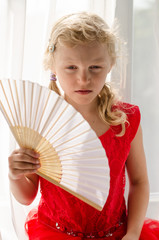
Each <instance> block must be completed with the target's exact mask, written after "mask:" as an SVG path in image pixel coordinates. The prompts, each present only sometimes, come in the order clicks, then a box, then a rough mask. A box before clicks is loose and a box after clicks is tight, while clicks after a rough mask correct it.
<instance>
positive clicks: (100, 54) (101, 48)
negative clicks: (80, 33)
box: [55, 43, 109, 61]
mask: <svg viewBox="0 0 159 240" xmlns="http://www.w3.org/2000/svg"><path fill="white" fill-rule="evenodd" d="M56 55H57V56H58V55H59V56H60V57H63V58H67V59H70V60H71V59H79V58H81V57H84V58H89V59H91V58H92V59H96V60H100V61H101V60H104V59H105V58H108V57H109V54H108V51H107V47H106V44H101V43H93V44H79V45H77V46H74V47H70V46H66V45H58V46H57V48H56V54H55V56H56Z"/></svg>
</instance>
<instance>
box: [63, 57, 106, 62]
mask: <svg viewBox="0 0 159 240" xmlns="http://www.w3.org/2000/svg"><path fill="white" fill-rule="evenodd" d="M77 60H78V58H77V59H76V58H71V57H66V58H65V59H64V61H70V62H71V61H77ZM90 62H107V60H106V59H105V58H103V57H100V58H95V59H92V60H91V59H90Z"/></svg>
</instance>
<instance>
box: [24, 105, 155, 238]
mask: <svg viewBox="0 0 159 240" xmlns="http://www.w3.org/2000/svg"><path fill="white" fill-rule="evenodd" d="M120 108H122V110H124V111H125V112H126V114H127V117H128V121H129V124H127V126H126V133H125V135H124V136H122V137H117V136H116V134H117V133H119V132H120V130H121V126H117V127H111V128H110V129H109V130H108V131H107V132H106V133H105V134H103V135H102V136H100V137H99V139H100V140H101V143H102V145H103V147H104V149H105V151H106V154H107V157H108V161H109V166H110V191H109V196H108V198H107V201H106V203H105V206H104V208H103V210H102V211H101V212H100V211H98V210H96V209H94V208H93V207H91V206H89V205H87V204H86V203H84V202H82V201H81V200H79V199H77V198H76V197H74V196H72V195H71V194H69V193H68V192H66V191H64V190H63V189H61V188H59V187H57V186H55V185H53V184H52V183H50V182H48V181H47V180H45V179H43V178H41V177H40V185H41V200H40V203H39V206H38V208H37V209H33V210H32V211H31V212H30V213H29V215H28V217H27V220H26V224H25V228H26V231H27V233H28V236H29V240H49V239H50V240H51V239H54V240H63V239H64V240H65V239H67V240H82V239H94V240H96V239H107V240H121V239H122V237H123V236H124V235H125V234H126V225H127V217H126V205H125V199H124V190H125V162H126V159H127V157H128V154H129V151H130V143H131V141H132V140H133V138H134V136H135V134H136V132H137V129H138V126H139V123H140V111H139V108H138V107H137V106H133V105H130V104H122V106H120ZM158 239H159V222H158V221H154V220H146V221H145V223H144V226H143V229H142V232H141V236H140V240H158Z"/></svg>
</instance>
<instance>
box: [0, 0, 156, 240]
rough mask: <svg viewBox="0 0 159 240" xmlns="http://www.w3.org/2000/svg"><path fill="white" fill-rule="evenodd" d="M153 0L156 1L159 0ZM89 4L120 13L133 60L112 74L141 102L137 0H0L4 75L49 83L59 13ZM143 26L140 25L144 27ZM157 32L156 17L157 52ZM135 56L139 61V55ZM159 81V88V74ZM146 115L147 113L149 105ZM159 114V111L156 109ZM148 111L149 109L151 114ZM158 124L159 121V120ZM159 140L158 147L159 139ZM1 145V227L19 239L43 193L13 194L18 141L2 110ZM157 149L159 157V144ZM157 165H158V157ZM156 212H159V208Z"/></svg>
mask: <svg viewBox="0 0 159 240" xmlns="http://www.w3.org/2000/svg"><path fill="white" fill-rule="evenodd" d="M151 1H152V2H155V0H151ZM151 1H150V0H149V1H148V0H146V1H145V0H144V1H143V0H139V1H136V2H138V3H141V5H142V6H143V4H144V2H151ZM157 1H158V0H156V8H154V9H156V11H153V13H154V15H152V16H151V17H152V18H155V17H158V18H159V15H158V14H159V11H157V9H158V8H157V7H159V6H158V5H157ZM134 2H135V1H134ZM85 10H86V11H92V12H95V13H97V14H99V15H100V16H101V17H103V18H104V19H105V20H106V22H107V23H108V24H109V26H112V25H113V22H114V18H117V20H118V23H119V30H120V31H119V33H120V34H121V36H122V37H123V39H125V40H126V42H127V48H128V59H127V61H128V63H129V64H128V65H127V64H125V65H123V61H124V62H125V56H123V58H121V59H120V61H119V63H118V66H120V67H121V66H122V68H121V69H122V70H121V72H120V74H119V69H118V66H117V68H116V69H115V70H114V71H113V73H112V75H111V78H112V79H113V80H114V82H115V85H116V86H117V87H119V86H120V90H121V93H122V94H123V95H124V100H126V101H129V102H131V101H133V102H135V101H136V103H137V104H139V105H140V104H141V99H140V98H139V97H138V96H137V90H136V88H135V87H134V82H135V81H137V80H134V73H133V72H132V70H133V71H135V72H139V66H138V68H137V67H136V68H135V70H134V68H133V65H134V62H133V55H134V51H135V49H136V45H135V46H133V45H134V44H133V32H134V31H135V30H134V20H133V16H134V15H133V10H134V5H133V1H132V0H117V1H116V0H111V1H109V0H100V1H99V0H80V1H74V0H45V1H44V0H0V78H14V79H25V80H31V81H35V82H39V83H40V84H42V85H46V86H48V84H49V72H45V71H44V70H43V66H42V60H43V53H44V50H45V47H46V44H47V41H48V39H49V33H50V30H51V27H52V24H53V22H54V21H55V20H56V19H58V18H59V17H61V16H63V15H65V14H67V13H72V12H77V11H85ZM138 31H140V29H139V30H138ZM157 34H159V33H158V21H157V20H156V28H154V37H155V39H156V45H155V46H156V50H155V52H157V51H158V46H159V45H158V44H159V40H158V39H159V36H158V35H157ZM135 44H136V43H135ZM145 47H146V46H145ZM134 59H135V61H136V58H134ZM157 64H159V55H157V54H156V55H155V66H158V65H157ZM156 69H158V68H156ZM126 70H127V74H126ZM143 71H144V69H143ZM156 73H157V70H156ZM119 75H120V76H119ZM132 76H133V77H132ZM156 76H158V75H156ZM135 79H136V78H135ZM155 83H156V89H157V86H158V85H157V84H158V81H157V77H156V82H155ZM143 87H144V81H143ZM156 92H157V91H156ZM156 92H155V94H156ZM155 96H156V99H158V97H157V96H158V95H157V94H156V95H155ZM156 112H158V110H156ZM143 115H145V112H144V110H143ZM155 116H158V115H157V114H156V115H155ZM146 117H147V115H146V116H145V118H146ZM157 119H158V118H156V120H157ZM155 126H157V124H156V125H155ZM143 127H144V131H145V130H147V129H148V128H150V127H149V125H148V123H147V122H145V123H144V126H143ZM156 136H157V133H156ZM158 136H159V134H158ZM156 139H157V138H156ZM146 143H147V145H148V143H149V137H148V136H147V138H146ZM155 144H156V145H155ZM154 145H155V146H156V148H157V143H156V142H155V143H154ZM0 146H1V151H0V232H1V235H2V238H3V240H4V239H7V240H8V239H12V240H16V239H17V236H18V239H20V240H21V239H23V240H25V238H26V237H25V234H24V229H23V224H24V221H25V217H26V214H27V212H28V211H29V210H30V209H31V208H32V207H33V206H35V205H36V204H37V203H38V200H39V195H38V197H37V199H36V200H35V202H34V203H33V204H32V205H31V206H29V207H23V206H22V205H20V204H19V203H17V202H16V201H15V199H14V198H13V197H12V196H11V198H10V192H9V182H8V176H7V175H8V174H7V173H8V162H7V158H8V155H9V153H10V152H11V151H12V150H13V149H14V148H15V147H17V146H16V144H15V141H14V139H13V137H12V136H11V135H10V133H9V129H8V126H7V124H6V122H5V121H4V119H3V116H2V114H1V113H0ZM147 149H148V150H147ZM147 149H146V152H147V155H148V156H149V155H150V154H151V149H149V148H147ZM155 154H156V155H155V158H156V160H157V156H158V155H157V154H158V153H157V150H156V153H155ZM150 163H151V160H150V159H148V167H149V172H150V176H151V175H153V174H152V173H151V172H152V170H151V166H150ZM155 166H158V165H157V161H156V163H155ZM150 180H151V185H153V187H152V189H155V190H154V191H152V192H153V193H152V195H151V200H152V201H151V202H150V203H152V206H153V207H154V206H155V208H156V207H158V205H156V203H157V204H158V203H159V197H158V194H157V191H158V192H159V190H157V189H158V187H156V188H155V187H154V185H155V181H157V179H156V178H154V179H153V180H152V178H150ZM158 181H159V179H158ZM155 186H156V185H155ZM150 207H151V204H150ZM8 209H9V210H8ZM151 209H152V208H150V209H149V211H148V216H150V217H151ZM10 213H11V214H10ZM153 217H154V218H158V214H157V212H156V213H155V214H154V215H153ZM11 219H13V221H11ZM12 222H13V224H14V227H13V225H12ZM8 226H9V227H8ZM8 229H10V231H8ZM15 232H16V234H15Z"/></svg>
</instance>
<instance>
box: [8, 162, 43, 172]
mask: <svg viewBox="0 0 159 240" xmlns="http://www.w3.org/2000/svg"><path fill="white" fill-rule="evenodd" d="M12 168H13V169H19V170H28V169H30V170H36V169H38V168H40V164H39V163H38V164H33V163H28V162H14V163H13V164H12Z"/></svg>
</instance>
